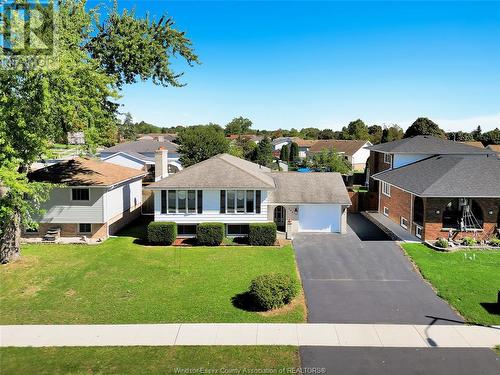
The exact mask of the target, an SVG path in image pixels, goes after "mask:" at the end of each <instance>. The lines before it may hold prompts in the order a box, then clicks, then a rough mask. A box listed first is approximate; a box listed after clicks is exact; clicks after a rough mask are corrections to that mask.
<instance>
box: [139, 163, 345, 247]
mask: <svg viewBox="0 0 500 375" xmlns="http://www.w3.org/2000/svg"><path fill="white" fill-rule="evenodd" d="M159 160H160V159H159ZM158 169H161V167H160V166H157V170H158ZM146 189H150V190H152V191H153V192H154V202H155V205H154V206H155V209H154V220H155V221H173V222H176V223H177V224H178V231H179V235H185V236H190V235H195V233H196V225H197V224H199V223H203V222H222V223H224V224H225V225H226V234H227V235H229V236H236V235H245V234H247V233H248V224H250V223H259V222H261V223H262V222H269V221H274V222H275V223H276V225H277V227H278V230H279V231H281V232H285V233H286V235H287V237H288V238H293V236H294V234H295V233H297V232H345V231H346V226H347V224H346V213H347V207H348V206H349V205H350V204H351V202H350V199H349V196H348V193H347V190H346V188H345V185H344V183H343V180H342V177H341V175H340V174H338V173H295V172H271V170H270V169H269V168H265V167H262V166H260V165H257V164H254V163H251V162H249V161H246V160H243V159H240V158H237V157H234V156H231V155H228V154H221V155H217V156H214V157H212V158H210V159H208V160H205V161H203V162H201V163H198V164H195V165H193V166H190V167H188V168H185V169H184V170H182V171H180V172H179V173H176V174H175V175H171V176H168V177H167V178H162V179H161V180H159V181H157V182H155V183H153V184H151V185H149V186H148V187H146Z"/></svg>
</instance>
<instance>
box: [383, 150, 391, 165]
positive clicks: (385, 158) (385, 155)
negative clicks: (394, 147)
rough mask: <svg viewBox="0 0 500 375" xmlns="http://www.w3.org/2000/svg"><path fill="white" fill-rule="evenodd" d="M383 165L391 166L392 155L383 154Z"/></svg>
mask: <svg viewBox="0 0 500 375" xmlns="http://www.w3.org/2000/svg"><path fill="white" fill-rule="evenodd" d="M387 156H389V158H388V159H389V161H387ZM384 163H385V164H389V165H390V166H392V154H389V153H384Z"/></svg>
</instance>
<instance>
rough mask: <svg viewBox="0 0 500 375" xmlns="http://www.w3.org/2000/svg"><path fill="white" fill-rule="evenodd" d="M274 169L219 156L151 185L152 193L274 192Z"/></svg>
mask: <svg viewBox="0 0 500 375" xmlns="http://www.w3.org/2000/svg"><path fill="white" fill-rule="evenodd" d="M269 171H270V169H269V168H266V167H261V166H260V165H258V164H255V163H252V162H249V161H247V160H243V159H240V158H237V157H235V156H232V155H229V154H220V155H216V156H214V157H212V158H210V159H207V160H204V161H202V162H200V163H197V164H194V165H192V166H190V167H188V168H185V169H183V170H182V171H180V172H177V173H176V174H174V175H171V176H168V177H167V178H164V179H163V180H161V181H157V182H155V183H153V184H151V185H149V187H150V188H152V189H161V188H171V189H183V188H193V189H221V188H222V189H269V190H271V189H274V188H275V186H274V180H273V179H272V177H271V176H270V175H269V173H266V172H269Z"/></svg>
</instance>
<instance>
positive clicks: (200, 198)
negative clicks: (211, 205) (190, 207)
mask: <svg viewBox="0 0 500 375" xmlns="http://www.w3.org/2000/svg"><path fill="white" fill-rule="evenodd" d="M198 213H199V214H202V213H203V190H198Z"/></svg>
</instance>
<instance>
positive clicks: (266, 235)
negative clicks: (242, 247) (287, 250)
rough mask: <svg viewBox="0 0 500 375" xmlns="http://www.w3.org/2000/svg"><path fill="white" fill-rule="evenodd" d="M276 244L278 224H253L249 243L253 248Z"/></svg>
mask: <svg viewBox="0 0 500 375" xmlns="http://www.w3.org/2000/svg"><path fill="white" fill-rule="evenodd" d="M275 242H276V223H251V224H250V225H249V226H248V243H249V244H250V245H252V246H272V245H274V243H275Z"/></svg>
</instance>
